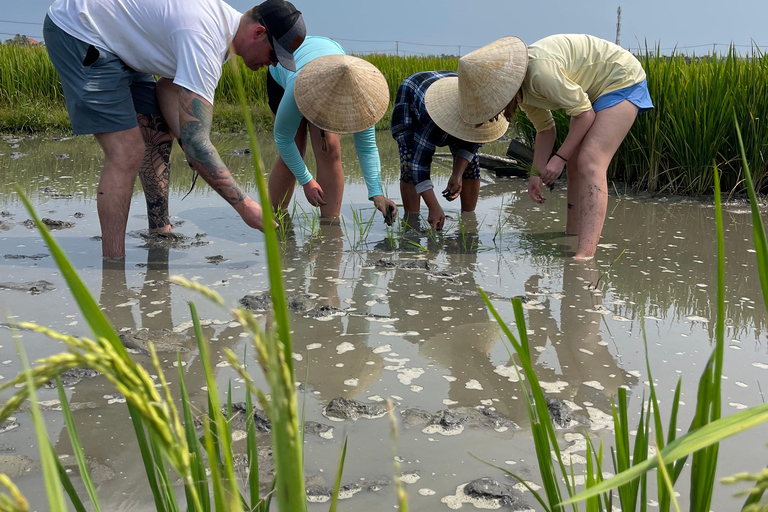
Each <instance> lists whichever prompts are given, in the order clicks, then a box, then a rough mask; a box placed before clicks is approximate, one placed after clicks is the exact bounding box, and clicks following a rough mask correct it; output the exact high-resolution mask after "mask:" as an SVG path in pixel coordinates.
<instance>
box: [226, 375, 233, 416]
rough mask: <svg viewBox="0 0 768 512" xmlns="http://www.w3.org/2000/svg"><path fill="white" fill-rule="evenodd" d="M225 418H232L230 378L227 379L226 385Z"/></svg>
mask: <svg viewBox="0 0 768 512" xmlns="http://www.w3.org/2000/svg"><path fill="white" fill-rule="evenodd" d="M227 419H228V420H231V419H232V379H230V380H229V383H228V386H227Z"/></svg>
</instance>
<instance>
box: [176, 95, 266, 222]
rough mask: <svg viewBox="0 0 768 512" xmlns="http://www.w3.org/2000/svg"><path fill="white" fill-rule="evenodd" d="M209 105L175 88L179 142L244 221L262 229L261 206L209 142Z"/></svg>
mask: <svg viewBox="0 0 768 512" xmlns="http://www.w3.org/2000/svg"><path fill="white" fill-rule="evenodd" d="M212 114H213V105H211V103H209V102H208V101H207V100H206V99H205V98H203V97H202V96H200V95H199V94H196V93H194V92H192V91H190V90H189V89H186V88H184V87H180V88H179V123H180V132H181V133H180V135H181V142H182V144H183V145H184V153H185V154H186V156H187V161H189V163H190V164H191V165H192V167H194V169H195V170H196V171H197V172H198V173H199V174H200V176H202V177H203V179H204V180H205V181H206V182H208V184H209V185H210V186H211V187H212V188H213V189H214V190H215V191H216V192H218V193H219V195H220V196H221V197H223V198H224V199H226V200H227V201H228V202H229V204H231V205H232V206H233V207H234V208H235V210H237V213H239V214H240V216H241V217H242V218H243V220H244V221H245V223H246V224H248V225H249V226H251V227H252V228H256V229H258V230H263V225H262V215H261V206H259V204H258V203H257V202H256V201H254V200H253V199H251V198H250V197H248V195H247V194H246V193H245V192H243V191H242V189H241V188H240V185H238V183H237V181H235V178H233V177H232V174H230V172H229V169H227V166H226V165H224V162H223V161H222V160H221V157H220V156H219V153H218V151H216V148H215V147H214V146H213V144H212V143H211V118H212Z"/></svg>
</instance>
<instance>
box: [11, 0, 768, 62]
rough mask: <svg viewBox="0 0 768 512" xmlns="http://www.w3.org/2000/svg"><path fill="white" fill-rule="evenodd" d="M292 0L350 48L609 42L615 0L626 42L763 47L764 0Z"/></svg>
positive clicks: (311, 25)
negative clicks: (564, 39) (573, 38)
mask: <svg viewBox="0 0 768 512" xmlns="http://www.w3.org/2000/svg"><path fill="white" fill-rule="evenodd" d="M188 1H194V0H188ZM50 3H51V2H50V0H0V6H2V7H1V8H0V20H4V21H0V39H7V38H8V37H11V36H9V35H8V34H11V35H12V34H15V33H24V34H28V35H29V36H32V37H34V36H40V35H41V32H42V28H41V26H40V25H25V24H17V23H8V21H17V22H28V23H35V24H37V23H42V19H43V17H44V16H45V11H46V9H47V8H48V6H49V5H50ZM229 3H230V4H231V5H232V6H233V7H235V8H236V9H238V10H240V11H245V10H247V9H248V8H250V7H252V6H253V3H251V2H250V1H244V0H231V1H230V2H229ZM295 5H296V6H297V7H298V8H299V9H300V10H302V11H303V12H304V17H305V20H306V23H307V30H308V32H309V33H310V34H312V35H323V36H327V37H331V38H334V39H336V40H338V41H339V42H340V43H341V44H342V45H343V46H344V47H345V48H346V49H347V50H348V51H350V52H371V51H379V52H394V51H395V49H396V47H399V50H400V52H401V53H408V54H412V53H416V54H429V53H433V54H434V53H454V54H455V53H457V52H458V51H459V46H461V53H462V54H464V53H467V51H471V50H472V49H474V48H476V47H479V46H482V45H484V44H486V43H489V42H491V41H493V40H494V39H497V38H499V37H502V36H506V35H516V36H519V37H521V38H523V40H524V41H526V42H527V43H532V42H534V41H535V40H537V39H539V38H541V37H545V36H547V35H551V34H557V33H588V34H592V35H596V36H599V37H602V38H605V39H608V40H611V41H613V40H614V39H615V37H616V8H617V7H618V6H619V5H621V8H622V24H621V45H622V46H624V47H625V48H626V47H634V48H636V47H637V45H638V41H639V42H640V43H641V44H643V42H644V41H648V42H649V43H652V44H655V43H660V45H661V47H662V48H663V49H665V50H666V51H665V53H668V52H669V50H670V49H671V48H673V47H675V46H677V47H679V48H684V47H686V48H688V52H693V51H695V52H696V53H707V52H708V51H710V50H711V44H712V43H721V44H724V45H727V44H728V43H731V42H733V43H734V44H737V45H745V46H748V45H750V44H751V42H752V41H753V40H754V41H755V42H756V43H757V44H759V45H760V47H761V48H763V49H768V0H732V1H717V2H715V1H714V0H698V1H693V0H685V1H679V0H645V1H643V2H638V1H634V2H624V3H620V2H618V1H616V0H611V1H605V0H585V1H582V2H576V1H573V0H550V1H547V0H528V1H526V2H521V1H519V0H462V1H459V0H388V1H371V0H296V1H295ZM364 41H371V42H364ZM395 41H400V43H399V44H396V43H395ZM410 43H419V44H410ZM428 45H447V46H428ZM699 45H704V46H699ZM725 48H726V47H725V46H720V47H719V49H720V50H723V49H725ZM739 49H740V50H741V51H747V50H748V48H746V47H740V48H739Z"/></svg>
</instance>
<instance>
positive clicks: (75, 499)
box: [0, 443, 88, 512]
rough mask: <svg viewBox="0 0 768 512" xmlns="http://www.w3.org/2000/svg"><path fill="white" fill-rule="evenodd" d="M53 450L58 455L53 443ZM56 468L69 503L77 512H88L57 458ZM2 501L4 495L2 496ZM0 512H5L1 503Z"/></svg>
mask: <svg viewBox="0 0 768 512" xmlns="http://www.w3.org/2000/svg"><path fill="white" fill-rule="evenodd" d="M51 450H53V452H54V453H56V448H54V446H53V443H51ZM56 468H57V469H58V471H59V478H61V486H62V487H63V488H64V492H66V493H67V496H69V501H70V502H72V506H73V507H75V510H76V511H77V512H88V509H86V508H85V505H84V504H83V500H81V499H80V495H79V494H77V490H76V489H75V486H74V484H73V483H72V479H71V478H69V473H67V468H65V467H64V464H62V462H61V459H60V458H58V457H56ZM0 499H2V495H0ZM0 511H3V512H5V511H4V509H3V505H2V503H1V502H0Z"/></svg>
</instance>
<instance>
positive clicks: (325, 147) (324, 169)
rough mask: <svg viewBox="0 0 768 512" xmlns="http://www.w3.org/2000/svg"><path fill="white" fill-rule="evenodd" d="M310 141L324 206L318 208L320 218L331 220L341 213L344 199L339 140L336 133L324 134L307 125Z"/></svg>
mask: <svg viewBox="0 0 768 512" xmlns="http://www.w3.org/2000/svg"><path fill="white" fill-rule="evenodd" d="M309 136H310V138H311V139H312V151H314V153H315V162H317V183H318V185H320V187H321V188H322V189H323V198H324V199H325V205H324V206H321V207H320V217H322V218H326V219H332V218H335V217H338V216H339V214H340V213H341V200H342V198H343V197H344V168H343V167H342V166H341V138H340V137H339V134H337V133H329V132H325V137H323V136H322V135H321V132H320V129H319V128H318V127H317V126H315V125H313V124H310V125H309Z"/></svg>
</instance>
